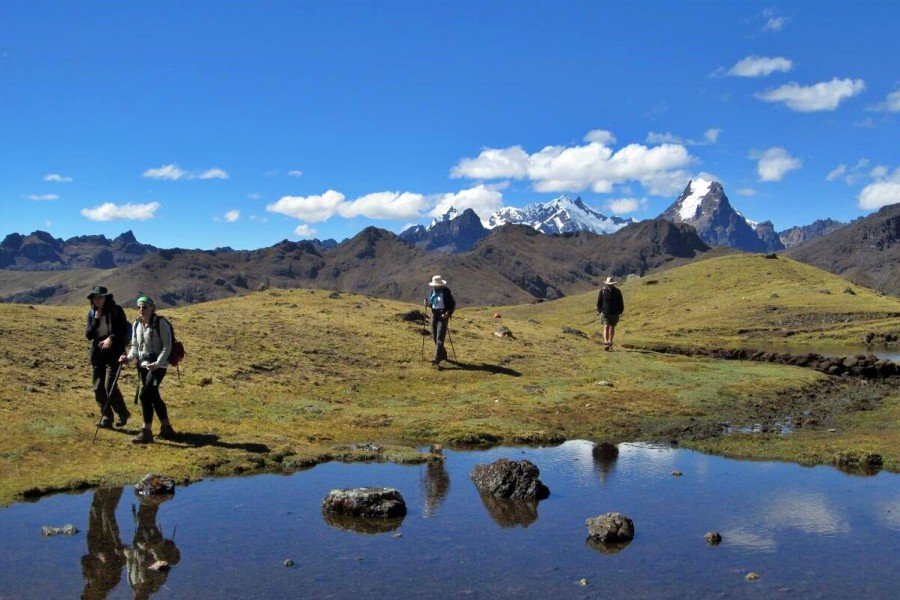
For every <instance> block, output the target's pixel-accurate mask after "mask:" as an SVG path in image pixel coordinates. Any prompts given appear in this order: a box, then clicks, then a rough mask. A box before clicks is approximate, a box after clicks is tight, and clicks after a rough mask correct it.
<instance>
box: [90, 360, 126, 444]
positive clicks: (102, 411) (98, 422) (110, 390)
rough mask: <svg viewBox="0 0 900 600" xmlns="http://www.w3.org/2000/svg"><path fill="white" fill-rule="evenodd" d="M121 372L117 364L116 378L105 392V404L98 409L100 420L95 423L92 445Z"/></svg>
mask: <svg viewBox="0 0 900 600" xmlns="http://www.w3.org/2000/svg"><path fill="white" fill-rule="evenodd" d="M121 372H122V363H119V368H118V369H116V376H115V377H113V380H112V383H111V384H110V386H109V389H108V390H106V404H104V405H103V408H101V409H100V420H99V421H97V429H95V430H94V437H93V438H91V443H92V444H93V443H94V442H95V441H96V440H97V434H98V433H100V423H102V422H103V418H104V417H103V415H105V414H106V409H107V408H109V402H110V400H111V398H110V396H111V395H112V393H113V390H114V389H116V383H118V381H119V373H121Z"/></svg>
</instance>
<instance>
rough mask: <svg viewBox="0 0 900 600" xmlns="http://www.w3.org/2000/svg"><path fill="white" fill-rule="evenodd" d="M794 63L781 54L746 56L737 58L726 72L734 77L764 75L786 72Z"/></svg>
mask: <svg viewBox="0 0 900 600" xmlns="http://www.w3.org/2000/svg"><path fill="white" fill-rule="evenodd" d="M793 67H794V63H793V62H791V61H790V60H788V59H787V58H784V57H783V56H775V57H767V56H748V57H747V58H744V59H741V60H739V61H738V62H737V63H735V65H734V66H733V67H731V68H730V69H728V71H726V74H728V75H733V76H734V77H765V76H767V75H771V74H772V73H774V72H776V71H781V72H782V73H787V72H788V71H790V70H791V69H792V68H793Z"/></svg>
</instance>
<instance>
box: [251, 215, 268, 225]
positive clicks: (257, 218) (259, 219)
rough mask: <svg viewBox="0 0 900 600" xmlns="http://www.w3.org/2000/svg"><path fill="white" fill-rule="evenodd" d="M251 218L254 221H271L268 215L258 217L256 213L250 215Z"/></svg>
mask: <svg viewBox="0 0 900 600" xmlns="http://www.w3.org/2000/svg"><path fill="white" fill-rule="evenodd" d="M250 220H251V221H253V222H254V223H268V222H269V218H268V217H257V216H256V215H250Z"/></svg>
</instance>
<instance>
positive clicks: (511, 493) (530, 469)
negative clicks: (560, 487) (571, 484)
mask: <svg viewBox="0 0 900 600" xmlns="http://www.w3.org/2000/svg"><path fill="white" fill-rule="evenodd" d="M540 473H541V471H540V469H538V468H537V466H535V464H534V463H532V462H530V461H527V460H520V461H512V460H508V459H506V458H501V459H500V460H497V461H494V462H492V463H491V464H489V465H475V468H474V469H472V472H471V473H469V477H470V478H471V479H472V482H473V483H474V484H475V487H476V488H478V491H479V492H480V493H481V494H485V495H488V496H494V497H497V498H511V499H514V500H543V499H544V498H546V497H547V496H549V495H550V490H549V489H548V488H547V486H546V485H544V484H543V482H541V480H540V479H538V475H540Z"/></svg>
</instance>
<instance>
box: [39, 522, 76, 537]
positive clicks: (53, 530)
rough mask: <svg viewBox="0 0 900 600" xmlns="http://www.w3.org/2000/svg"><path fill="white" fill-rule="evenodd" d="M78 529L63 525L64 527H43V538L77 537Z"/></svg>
mask: <svg viewBox="0 0 900 600" xmlns="http://www.w3.org/2000/svg"><path fill="white" fill-rule="evenodd" d="M76 533H78V528H77V527H75V526H74V525H71V524H70V525H63V526H62V527H50V526H49V525H42V526H41V536H42V537H52V536H54V535H75V534H76Z"/></svg>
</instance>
